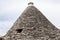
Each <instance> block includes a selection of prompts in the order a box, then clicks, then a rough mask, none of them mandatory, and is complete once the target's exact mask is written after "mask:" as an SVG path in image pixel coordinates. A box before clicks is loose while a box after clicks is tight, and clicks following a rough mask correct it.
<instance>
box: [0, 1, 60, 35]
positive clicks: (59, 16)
mask: <svg viewBox="0 0 60 40" xmlns="http://www.w3.org/2000/svg"><path fill="white" fill-rule="evenodd" d="M30 1H32V2H33V3H34V6H35V7H36V8H38V9H39V10H40V11H41V12H42V13H43V14H44V15H45V16H46V17H47V18H48V20H49V21H51V23H52V24H54V25H55V26H56V27H57V28H58V29H60V0H30ZM28 3H29V0H0V35H5V34H6V33H7V31H8V30H9V29H10V28H11V27H12V25H13V23H14V22H15V21H16V20H17V18H18V17H19V16H20V15H21V13H22V12H23V11H24V10H25V8H26V7H27V6H28V5H27V4H28Z"/></svg>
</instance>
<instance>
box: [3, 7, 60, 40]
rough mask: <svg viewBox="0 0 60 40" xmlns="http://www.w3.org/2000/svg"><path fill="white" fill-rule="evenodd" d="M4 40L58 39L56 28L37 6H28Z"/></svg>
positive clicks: (58, 33)
mask: <svg viewBox="0 0 60 40" xmlns="http://www.w3.org/2000/svg"><path fill="white" fill-rule="evenodd" d="M3 38H4V40H60V30H58V29H57V28H56V27H55V26H54V25H53V24H52V23H51V22H50V21H49V20H48V19H47V18H46V17H45V16H44V15H43V14H42V13H41V12H40V11H39V10H38V9H37V8H35V7H34V6H28V7H27V8H26V10H25V11H24V12H23V13H22V15H21V16H20V17H19V18H18V19H17V20H16V22H15V23H14V25H13V26H12V28H11V29H10V30H9V31H8V33H7V34H6V35H5V36H4V37H3Z"/></svg>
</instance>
